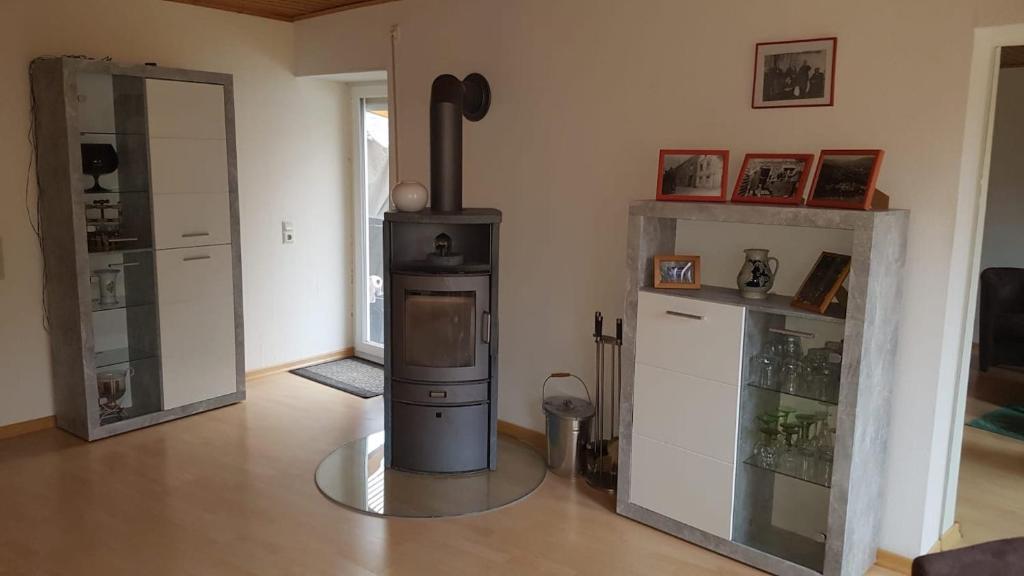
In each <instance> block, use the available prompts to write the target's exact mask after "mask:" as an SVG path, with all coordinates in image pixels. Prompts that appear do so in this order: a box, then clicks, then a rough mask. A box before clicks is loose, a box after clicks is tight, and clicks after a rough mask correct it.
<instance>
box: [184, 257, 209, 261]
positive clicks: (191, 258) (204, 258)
mask: <svg viewBox="0 0 1024 576" xmlns="http://www.w3.org/2000/svg"><path fill="white" fill-rule="evenodd" d="M209 259H210V256H186V257H184V258H182V259H181V261H182V262H195V261H196V260H209Z"/></svg>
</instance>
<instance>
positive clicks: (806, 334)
mask: <svg viewBox="0 0 1024 576" xmlns="http://www.w3.org/2000/svg"><path fill="white" fill-rule="evenodd" d="M768 331H769V332H771V333H773V334H782V335H783V336H800V337H801V338H814V333H813V332H801V331H800V330H789V329H787V328H769V329H768Z"/></svg>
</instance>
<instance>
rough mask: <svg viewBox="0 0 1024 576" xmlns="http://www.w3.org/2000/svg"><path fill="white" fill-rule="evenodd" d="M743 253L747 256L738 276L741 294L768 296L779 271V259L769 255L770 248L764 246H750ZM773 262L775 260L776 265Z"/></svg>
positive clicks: (747, 296)
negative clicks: (766, 248)
mask: <svg viewBox="0 0 1024 576" xmlns="http://www.w3.org/2000/svg"><path fill="white" fill-rule="evenodd" d="M743 253H744V254H745V256H746V257H745V258H744V260H743V267H742V268H740V273H739V275H738V276H736V285H737V286H738V287H739V289H740V295H741V296H743V297H744V298H754V299H762V298H767V297H768V292H771V289H772V286H773V285H774V284H775V275H776V274H777V273H778V272H779V259H778V258H776V257H774V256H768V250H765V249H763V248H748V249H746V250H744V251H743ZM772 262H775V266H774V267H772V265H771V263H772Z"/></svg>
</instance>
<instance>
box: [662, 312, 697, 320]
mask: <svg viewBox="0 0 1024 576" xmlns="http://www.w3.org/2000/svg"><path fill="white" fill-rule="evenodd" d="M665 314H668V315H669V316H677V317H679V318H689V319H690V320H703V319H704V317H703V316H699V315H697V314H687V313H686V312H676V311H675V310H665Z"/></svg>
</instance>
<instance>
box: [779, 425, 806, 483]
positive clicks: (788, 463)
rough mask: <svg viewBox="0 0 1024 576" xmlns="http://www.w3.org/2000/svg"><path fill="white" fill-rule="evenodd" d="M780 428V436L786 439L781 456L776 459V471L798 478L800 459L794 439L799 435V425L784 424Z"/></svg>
mask: <svg viewBox="0 0 1024 576" xmlns="http://www.w3.org/2000/svg"><path fill="white" fill-rule="evenodd" d="M781 427H782V435H783V437H784V438H785V439H786V445H785V447H783V449H782V455H781V456H779V459H778V462H779V465H778V470H781V471H782V472H784V473H786V474H789V475H792V476H799V475H800V471H801V465H800V460H801V458H800V454H799V453H798V452H797V448H796V437H797V435H798V434H800V425H799V424H797V423H796V422H786V423H785V424H782V425H781Z"/></svg>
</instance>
